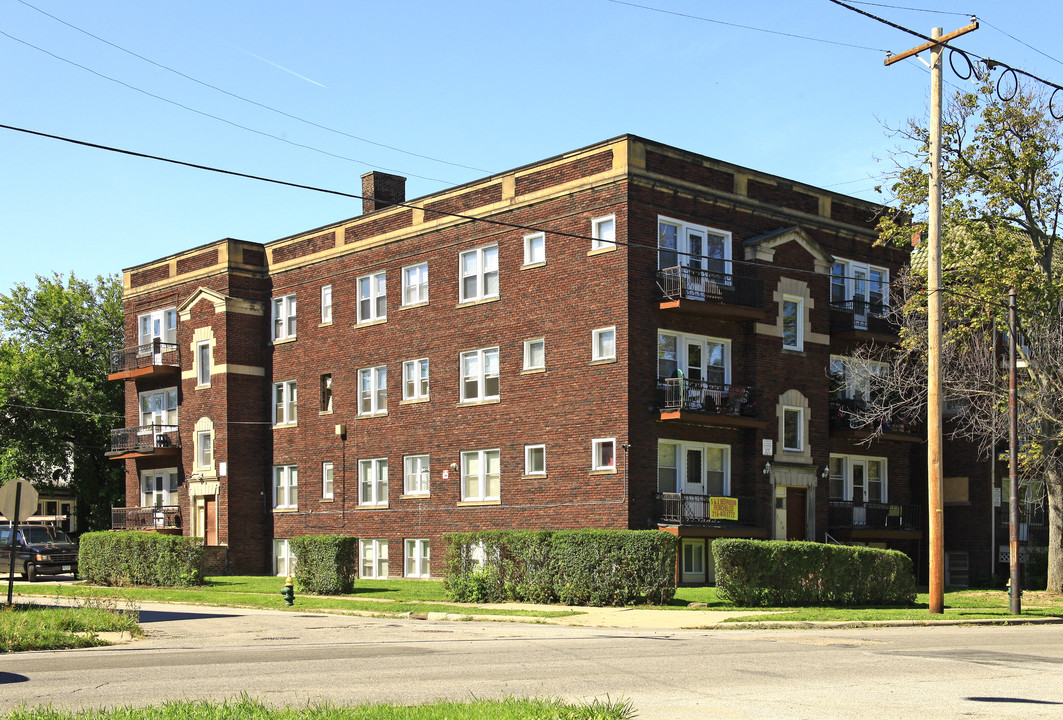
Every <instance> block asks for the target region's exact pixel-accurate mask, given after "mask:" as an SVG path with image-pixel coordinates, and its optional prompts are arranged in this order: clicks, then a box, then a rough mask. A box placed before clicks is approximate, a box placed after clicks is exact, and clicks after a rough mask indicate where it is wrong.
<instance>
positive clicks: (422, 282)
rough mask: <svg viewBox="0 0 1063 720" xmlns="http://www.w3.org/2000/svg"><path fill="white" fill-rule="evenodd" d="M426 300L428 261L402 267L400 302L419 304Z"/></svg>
mask: <svg viewBox="0 0 1063 720" xmlns="http://www.w3.org/2000/svg"><path fill="white" fill-rule="evenodd" d="M426 302H428V263H418V264H416V265H410V266H408V267H404V268H403V269H402V304H403V305H404V306H405V305H421V304H423V303H426Z"/></svg>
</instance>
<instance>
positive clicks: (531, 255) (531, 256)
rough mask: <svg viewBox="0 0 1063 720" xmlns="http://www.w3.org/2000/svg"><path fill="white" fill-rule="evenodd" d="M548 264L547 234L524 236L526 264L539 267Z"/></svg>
mask: <svg viewBox="0 0 1063 720" xmlns="http://www.w3.org/2000/svg"><path fill="white" fill-rule="evenodd" d="M544 262H546V233H541V232H537V233H529V234H528V235H525V236H524V264H525V265H538V264H539V263H544Z"/></svg>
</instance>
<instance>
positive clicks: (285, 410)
mask: <svg viewBox="0 0 1063 720" xmlns="http://www.w3.org/2000/svg"><path fill="white" fill-rule="evenodd" d="M297 400H298V392H297V391H296V387H295V381H294V380H286V381H284V382H279V383H273V424H274V425H294V424H295V423H296V422H297V421H298V419H299V413H298V410H297V405H296V401H297Z"/></svg>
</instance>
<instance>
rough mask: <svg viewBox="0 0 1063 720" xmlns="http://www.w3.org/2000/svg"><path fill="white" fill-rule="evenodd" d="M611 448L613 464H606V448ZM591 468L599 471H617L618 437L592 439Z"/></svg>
mask: <svg viewBox="0 0 1063 720" xmlns="http://www.w3.org/2000/svg"><path fill="white" fill-rule="evenodd" d="M606 448H610V452H611V453H612V457H613V462H612V464H606V463H605V460H606V456H605V449H606ZM591 470H593V471H597V472H616V438H595V439H593V440H591Z"/></svg>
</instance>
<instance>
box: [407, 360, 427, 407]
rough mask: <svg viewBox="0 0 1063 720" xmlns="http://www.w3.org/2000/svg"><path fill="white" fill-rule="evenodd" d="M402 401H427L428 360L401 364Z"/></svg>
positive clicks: (409, 361)
mask: <svg viewBox="0 0 1063 720" xmlns="http://www.w3.org/2000/svg"><path fill="white" fill-rule="evenodd" d="M402 399H403V400H427V399H428V358H421V359H420V360H407V361H406V362H404V363H403V364H402Z"/></svg>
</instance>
